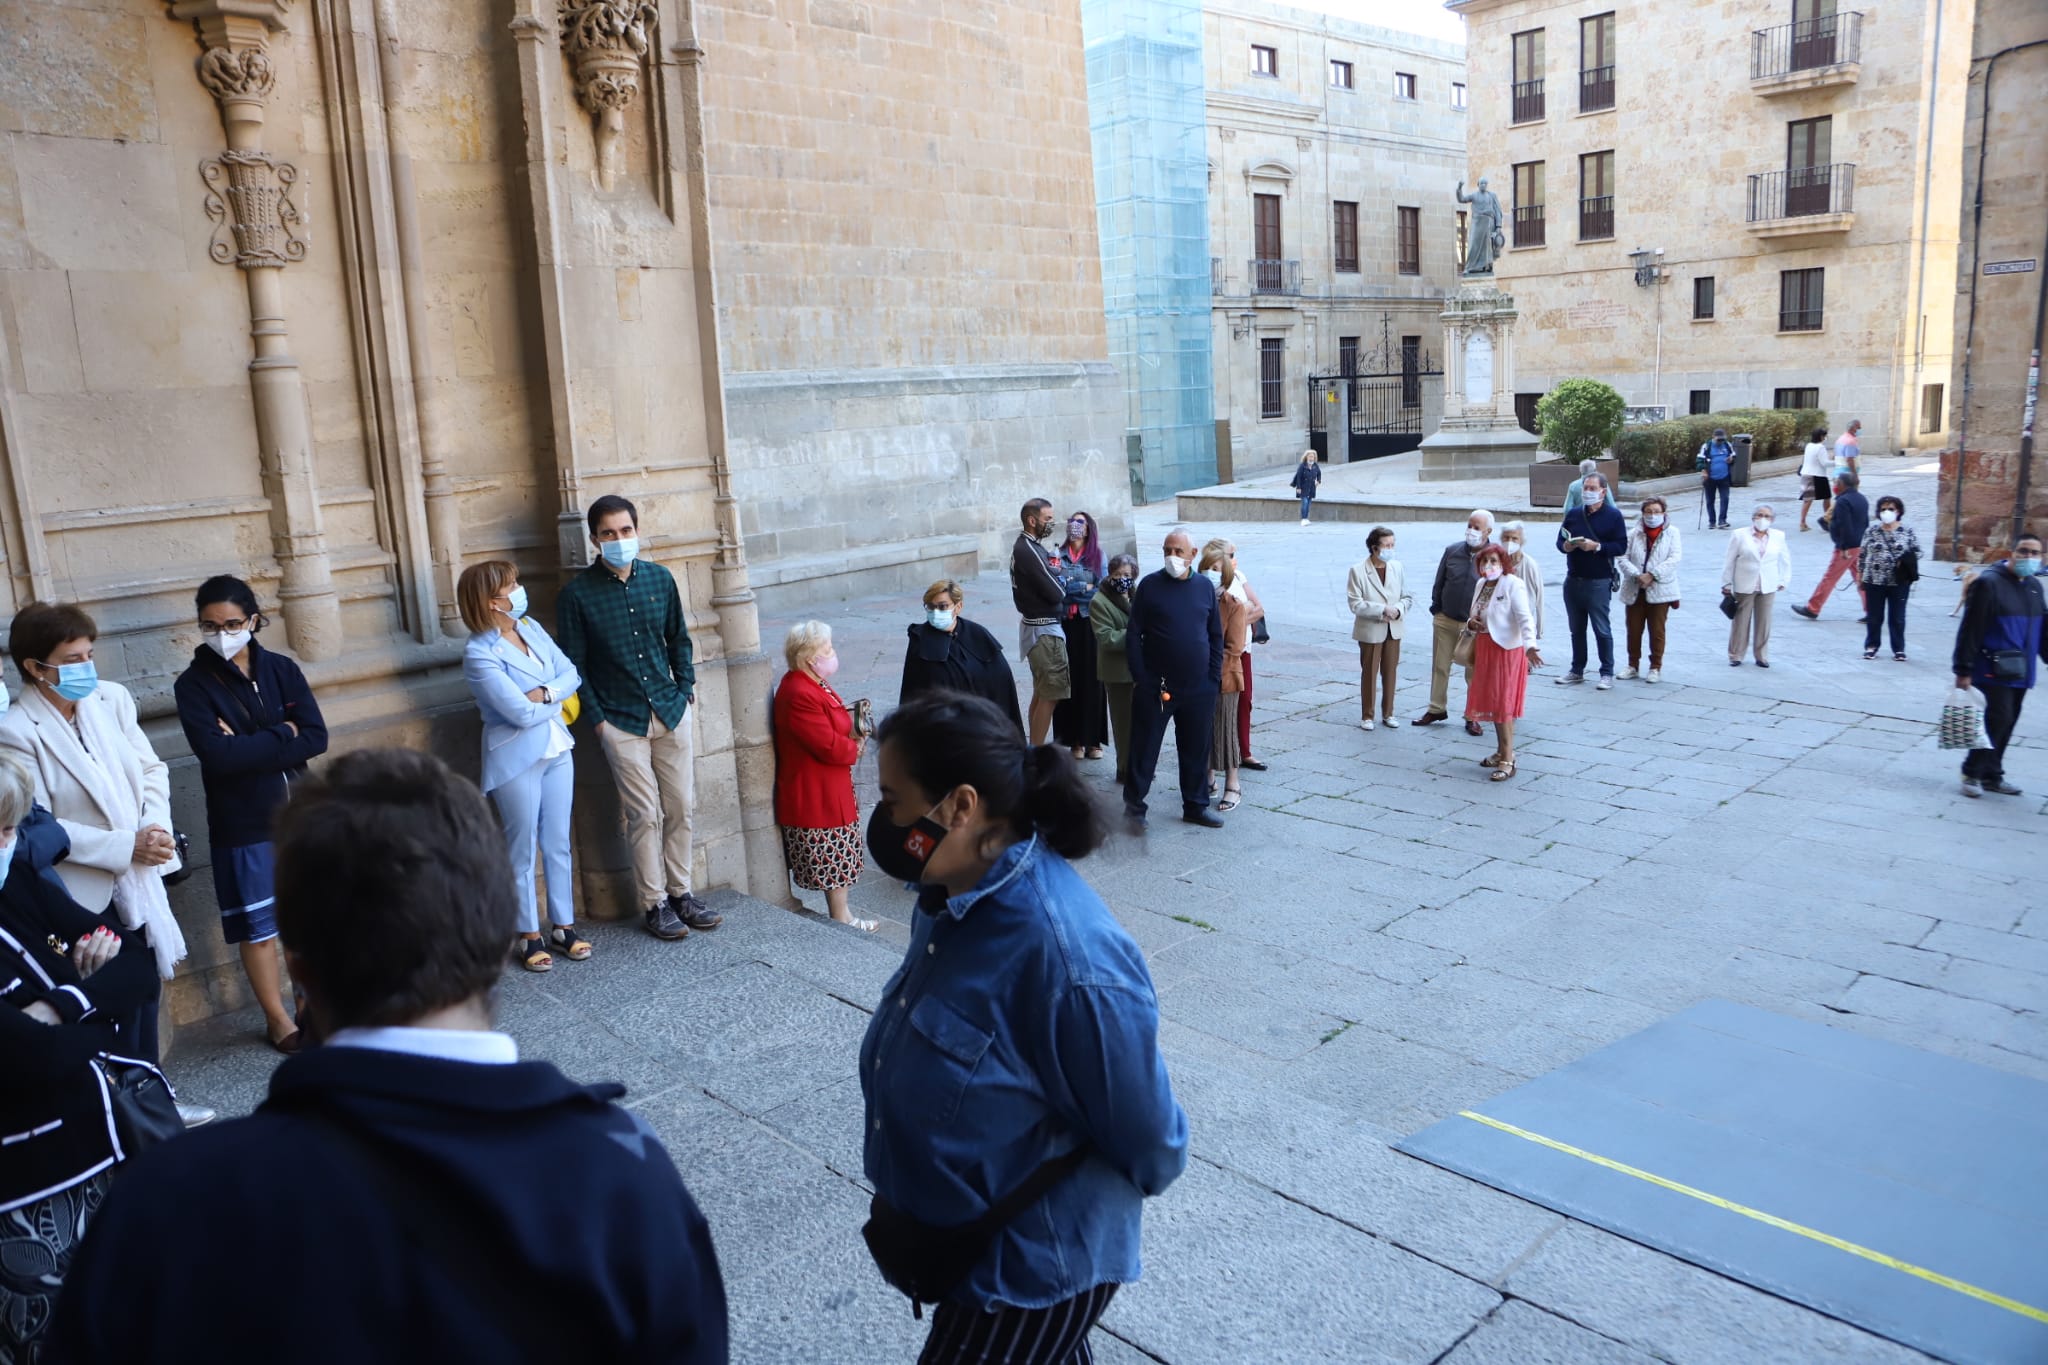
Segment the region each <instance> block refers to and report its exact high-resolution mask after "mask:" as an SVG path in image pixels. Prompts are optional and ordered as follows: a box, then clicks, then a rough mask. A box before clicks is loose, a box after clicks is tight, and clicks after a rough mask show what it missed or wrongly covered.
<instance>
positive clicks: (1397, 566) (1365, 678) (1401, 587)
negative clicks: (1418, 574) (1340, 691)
mask: <svg viewBox="0 0 2048 1365" xmlns="http://www.w3.org/2000/svg"><path fill="white" fill-rule="evenodd" d="M1365 548H1366V557H1365V558H1364V559H1361V560H1359V561H1358V562H1357V563H1356V564H1353V565H1352V566H1351V580H1350V582H1349V583H1348V584H1347V585H1346V586H1345V590H1344V596H1345V599H1346V600H1347V601H1348V602H1350V604H1351V638H1352V639H1353V640H1355V641H1357V642H1358V723H1359V725H1360V726H1361V727H1362V728H1364V729H1367V730H1370V729H1372V728H1373V726H1372V701H1373V683H1374V681H1375V680H1377V681H1378V683H1379V691H1380V721H1381V723H1382V724H1384V725H1386V726H1387V727H1388V728H1389V729H1397V728H1399V727H1397V726H1395V724H1394V675H1395V673H1396V672H1398V671H1399V669H1400V666H1401V636H1402V633H1403V632H1404V630H1405V629H1406V626H1407V621H1408V608H1409V607H1411V606H1413V605H1414V602H1415V599H1414V598H1413V597H1411V596H1410V595H1409V593H1408V585H1407V577H1406V575H1404V574H1403V573H1402V572H1401V562H1400V561H1399V560H1397V559H1395V558H1394V533H1393V532H1392V531H1390V530H1388V529H1387V528H1386V527H1384V526H1375V527H1373V528H1372V532H1371V533H1370V534H1369V535H1367V536H1366V538H1365Z"/></svg>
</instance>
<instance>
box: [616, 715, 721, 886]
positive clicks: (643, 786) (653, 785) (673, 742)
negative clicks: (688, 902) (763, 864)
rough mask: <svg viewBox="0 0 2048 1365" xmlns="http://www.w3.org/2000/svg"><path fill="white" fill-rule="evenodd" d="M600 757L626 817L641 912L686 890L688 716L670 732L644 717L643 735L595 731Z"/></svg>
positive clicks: (693, 789) (691, 797) (693, 799)
mask: <svg viewBox="0 0 2048 1365" xmlns="http://www.w3.org/2000/svg"><path fill="white" fill-rule="evenodd" d="M597 734H598V738H599V739H600V740H601V741H603V743H604V756H605V758H606V759H607V760H608V761H609V762H610V763H611V765H612V779H613V780H614V781H616V782H617V783H618V784H619V804H620V806H621V807H623V811H624V814H625V817H626V842H627V843H628V844H630V845H631V846H632V849H633V885H634V889H635V891H637V892H638V893H639V896H640V908H641V909H642V910H645V909H647V908H648V907H649V906H651V905H656V904H659V903H660V902H661V900H662V899H663V898H664V897H665V896H680V895H683V894H684V893H686V892H687V891H689V889H690V841H691V837H692V836H693V835H694V833H695V832H696V831H695V827H694V825H693V824H692V822H691V821H692V818H691V809H692V807H694V806H695V805H696V804H697V765H696V763H695V761H694V759H695V755H694V754H693V753H692V752H691V743H690V713H689V712H687V711H685V712H684V713H683V721H682V724H681V725H679V726H677V727H676V728H675V729H673V730H671V729H669V728H668V727H667V726H666V725H663V724H662V723H661V720H660V718H659V717H656V716H649V717H648V718H647V733H646V734H645V735H632V734H628V733H626V732H625V731H624V730H621V729H620V728H619V727H618V726H616V725H606V726H603V727H601V728H599V730H598V732H597Z"/></svg>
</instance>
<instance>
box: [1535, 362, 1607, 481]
mask: <svg viewBox="0 0 2048 1365" xmlns="http://www.w3.org/2000/svg"><path fill="white" fill-rule="evenodd" d="M1627 406H1628V404H1627V403H1626V402H1624V401H1623V400H1622V396H1621V395H1620V394H1618V393H1616V392H1615V391H1614V390H1613V389H1612V388H1610V387H1609V386H1608V385H1606V384H1603V383H1601V382H1600V381H1599V380H1597V379H1566V380H1562V381H1560V382H1559V383H1558V385H1557V387H1556V388H1553V389H1552V390H1551V391H1550V392H1549V393H1546V394H1544V395H1543V397H1542V398H1541V399H1540V400H1538V402H1537V404H1536V427H1537V429H1538V430H1539V431H1541V432H1542V433H1543V448H1544V449H1545V450H1548V451H1551V452H1552V453H1554V454H1557V455H1561V456H1563V457H1564V458H1565V459H1566V460H1567V461H1569V462H1571V463H1573V464H1577V463H1578V462H1579V461H1580V460H1597V459H1598V458H1600V457H1601V456H1602V455H1605V454H1606V453H1607V448H1608V447H1609V446H1610V445H1612V444H1614V440H1615V438H1616V437H1617V436H1619V435H1621V417H1622V413H1623V411H1624V410H1625V409H1626V408H1627Z"/></svg>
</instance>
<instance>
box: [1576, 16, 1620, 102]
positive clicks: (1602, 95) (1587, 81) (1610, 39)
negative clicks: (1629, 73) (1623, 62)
mask: <svg viewBox="0 0 2048 1365" xmlns="http://www.w3.org/2000/svg"><path fill="white" fill-rule="evenodd" d="M1613 107H1614V16H1613V15H1612V14H1611V13H1610V14H1596V15H1594V16H1593V17H1592V18H1590V19H1581V20H1579V112H1580V113H1582V114H1585V113H1591V112H1592V111H1593V110H1596V109H1612V108H1613Z"/></svg>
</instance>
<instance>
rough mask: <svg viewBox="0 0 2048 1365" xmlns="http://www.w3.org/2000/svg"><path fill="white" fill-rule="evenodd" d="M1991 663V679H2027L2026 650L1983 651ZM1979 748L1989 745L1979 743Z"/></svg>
mask: <svg viewBox="0 0 2048 1365" xmlns="http://www.w3.org/2000/svg"><path fill="white" fill-rule="evenodd" d="M1985 657H1986V658H1987V659H1988V660H1989V661H1990V663H1991V681H1993V682H2003V683H2023V682H2025V681H2026V680H2027V651H2025V650H2024V649H1991V650H1986V651H1985ZM1977 747H1978V748H1980V749H1984V748H1989V747H1990V746H1989V745H1985V744H1980V745H1978V746H1977Z"/></svg>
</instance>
